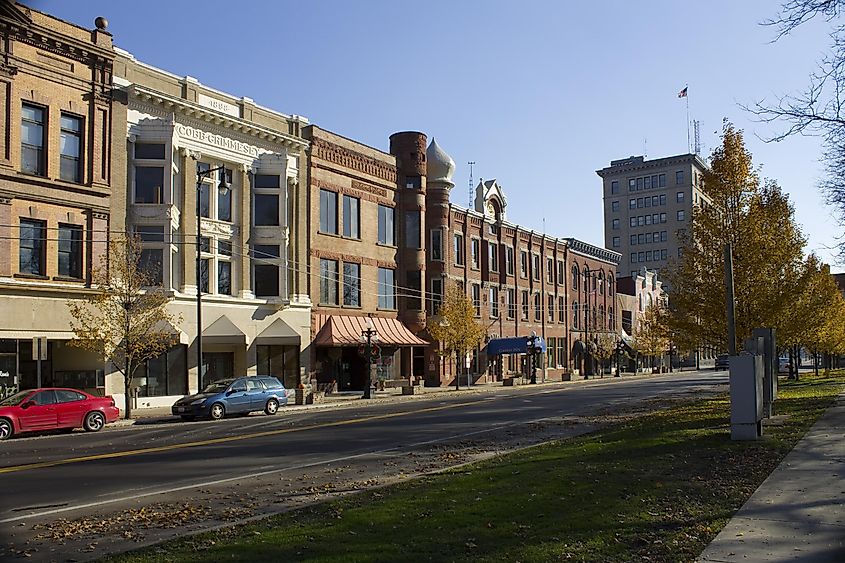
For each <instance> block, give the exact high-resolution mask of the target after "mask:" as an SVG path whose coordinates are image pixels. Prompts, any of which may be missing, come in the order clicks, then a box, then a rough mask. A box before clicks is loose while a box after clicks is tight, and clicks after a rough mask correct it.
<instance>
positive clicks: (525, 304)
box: [521, 291, 528, 321]
mask: <svg viewBox="0 0 845 563" xmlns="http://www.w3.org/2000/svg"><path fill="white" fill-rule="evenodd" d="M521 297H522V320H523V321H527V320H528V292H527V291H523V292H522V296H521Z"/></svg>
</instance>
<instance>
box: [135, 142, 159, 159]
mask: <svg viewBox="0 0 845 563" xmlns="http://www.w3.org/2000/svg"><path fill="white" fill-rule="evenodd" d="M144 159H146V160H164V143H135V160H144Z"/></svg>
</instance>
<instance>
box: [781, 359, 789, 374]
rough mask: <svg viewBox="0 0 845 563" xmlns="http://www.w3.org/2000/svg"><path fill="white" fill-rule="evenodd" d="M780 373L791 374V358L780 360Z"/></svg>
mask: <svg viewBox="0 0 845 563" xmlns="http://www.w3.org/2000/svg"><path fill="white" fill-rule="evenodd" d="M778 373H789V358H785V357H783V356H781V357H780V358H778Z"/></svg>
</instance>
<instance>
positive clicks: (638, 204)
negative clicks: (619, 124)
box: [596, 154, 707, 276]
mask: <svg viewBox="0 0 845 563" xmlns="http://www.w3.org/2000/svg"><path fill="white" fill-rule="evenodd" d="M706 169H707V164H706V163H705V162H704V161H703V160H702V159H701V157H699V156H698V155H697V154H682V155H678V156H670V157H666V158H657V159H653V160H646V159H645V157H642V156H631V157H628V158H623V159H620V160H613V161H611V163H610V166H608V167H606V168H602V169H601V170H598V171H596V173H597V174H598V175H599V176H600V177H601V178H602V181H603V184H602V187H603V194H604V244H605V246H606V247H607V248H609V249H612V250H614V251H616V252H619V253H620V254H621V255H622V261H621V262H620V263H619V269H618V272H619V275H620V276H624V275H637V272H639V271H640V270H641V268H647V269H649V270H656V271H658V272H659V271H660V270H661V269H663V268H665V267H666V266H667V265H668V264H669V261H670V260H672V259H676V258H677V257H678V252H679V251H680V246H679V243H678V232H679V231H682V230H684V229H688V228H690V226H691V221H692V210H693V207H694V206H695V205H698V204H699V203H701V202H702V201H706V200H707V199H706V196H705V195H704V192H703V185H704V179H703V172H704V171H705V170H706Z"/></svg>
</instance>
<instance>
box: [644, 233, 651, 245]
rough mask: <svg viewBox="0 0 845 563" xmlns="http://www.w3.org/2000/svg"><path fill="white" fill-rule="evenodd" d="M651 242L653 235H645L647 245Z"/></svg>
mask: <svg viewBox="0 0 845 563" xmlns="http://www.w3.org/2000/svg"><path fill="white" fill-rule="evenodd" d="M651 242H652V234H651V233H646V234H645V243H646V244H650V243H651Z"/></svg>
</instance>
